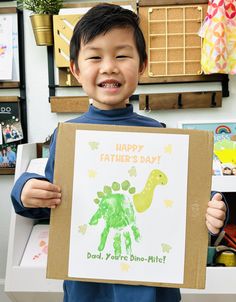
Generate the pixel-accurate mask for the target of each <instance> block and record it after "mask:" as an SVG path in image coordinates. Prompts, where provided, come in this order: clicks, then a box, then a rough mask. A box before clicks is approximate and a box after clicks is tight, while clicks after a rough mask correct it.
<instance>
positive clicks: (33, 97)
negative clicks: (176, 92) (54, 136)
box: [0, 12, 236, 302]
mask: <svg viewBox="0 0 236 302" xmlns="http://www.w3.org/2000/svg"><path fill="white" fill-rule="evenodd" d="M28 16H29V13H28V12H26V13H25V16H24V17H25V46H26V47H25V48H26V49H25V53H26V85H27V111H28V133H29V142H41V141H44V139H45V138H46V137H47V136H48V135H49V134H51V133H52V131H53V129H54V128H55V127H56V125H57V123H58V121H63V120H66V119H69V118H72V117H74V116H75V115H72V114H70V115H69V114H56V113H51V112H50V104H49V103H48V88H47V85H48V76H47V51H46V48H45V47H37V46H36V45H35V42H34V37H33V33H32V29H31V25H30V21H29V18H28ZM201 85H203V84H200V86H201ZM172 87H174V88H175V89H177V88H178V85H174V86H172ZM184 87H185V88H186V89H189V88H190V87H191V84H188V85H186V84H185V85H184ZM209 87H210V86H209ZM145 89H150V90H154V89H155V90H156V91H159V90H158V89H163V88H161V87H160V85H158V88H150V87H149V86H147V87H146V88H145ZM140 90H142V89H141V88H139V89H138V91H140ZM76 91H79V89H76V90H75V91H71V90H69V92H68V91H66V92H61V93H65V94H69V93H71V94H75V93H77V92H76ZM0 93H1V94H3V93H5V94H7V92H5V91H4V92H3V93H2V91H0ZM79 93H81V92H79ZM135 110H136V111H138V104H137V103H135ZM235 112H236V78H235V77H230V97H229V98H225V99H224V100H223V106H222V108H209V109H184V110H166V111H159V112H157V111H156V112H151V113H144V112H140V113H141V114H144V115H145V114H146V115H149V116H150V117H153V118H155V119H157V120H160V121H163V122H165V123H166V124H167V126H168V127H176V126H177V121H179V120H193V121H194V120H216V119H221V120H222V119H236V117H235ZM12 185H13V176H4V175H0V301H1V302H9V299H8V298H7V297H6V296H5V295H4V293H3V292H2V290H3V286H2V285H3V283H4V279H5V266H6V257H7V242H8V230H9V223H10V211H11V202H10V197H9V196H10V191H11V188H12Z"/></svg>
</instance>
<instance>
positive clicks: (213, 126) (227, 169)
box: [178, 120, 236, 176]
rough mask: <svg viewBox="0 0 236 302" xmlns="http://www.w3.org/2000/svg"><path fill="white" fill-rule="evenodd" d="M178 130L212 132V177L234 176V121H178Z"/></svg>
mask: <svg viewBox="0 0 236 302" xmlns="http://www.w3.org/2000/svg"><path fill="white" fill-rule="evenodd" d="M178 128H182V129H194V130H206V131H212V132H213V134H214V148H213V171H212V174H213V175H214V176H236V120H212V121H207V120H205V121H194V122H193V121H187V120H186V121H179V122H178Z"/></svg>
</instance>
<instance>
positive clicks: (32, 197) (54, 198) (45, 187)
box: [21, 178, 61, 209]
mask: <svg viewBox="0 0 236 302" xmlns="http://www.w3.org/2000/svg"><path fill="white" fill-rule="evenodd" d="M21 201H22V203H23V206H24V207H26V208H51V209H52V208H56V206H57V205H58V204H60V202H61V189H60V188H59V187H58V186H57V185H54V184H52V183H50V182H48V181H45V180H40V179H33V178H32V179H30V180H28V181H27V182H26V184H25V185H24V187H23V190H22V192H21Z"/></svg>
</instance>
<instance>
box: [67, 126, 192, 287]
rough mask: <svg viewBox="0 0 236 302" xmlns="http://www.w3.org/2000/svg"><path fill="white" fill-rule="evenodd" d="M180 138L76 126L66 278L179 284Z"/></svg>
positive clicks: (184, 157) (184, 143) (183, 158)
mask: <svg viewBox="0 0 236 302" xmlns="http://www.w3.org/2000/svg"><path fill="white" fill-rule="evenodd" d="M188 142H189V137H188V135H177V134H176V135H175V134H156V133H155V134H154V133H130V132H129V133H122V132H110V131H87V130H78V131H77V132H76V144H75V159H74V179H73V198H72V217H71V232H70V251H69V268H68V276H69V277H77V278H92V279H107V280H129V281H145V282H165V283H180V284H182V283H183V281H184V256H185V229H186V204H187V201H186V200H187V176H188V173H187V171H188ZM125 181H126V185H124V184H125V183H124V182H125ZM127 181H128V182H129V184H130V186H129V188H128V190H130V192H129V191H128V190H125V189H122V186H123V187H124V188H126V187H127ZM114 183H115V184H114ZM119 186H120V188H119ZM109 188H112V191H111V192H110V193H109ZM134 189H135V193H134V192H133V190H134ZM104 192H105V193H104ZM109 194H110V195H109ZM102 195H104V196H105V197H104V196H103V197H102ZM108 195H109V196H108Z"/></svg>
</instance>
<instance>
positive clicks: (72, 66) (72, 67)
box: [70, 61, 80, 82]
mask: <svg viewBox="0 0 236 302" xmlns="http://www.w3.org/2000/svg"><path fill="white" fill-rule="evenodd" d="M70 72H71V73H72V74H73V76H74V77H75V78H76V80H77V81H78V82H79V75H80V72H79V68H76V66H75V62H74V61H70Z"/></svg>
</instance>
